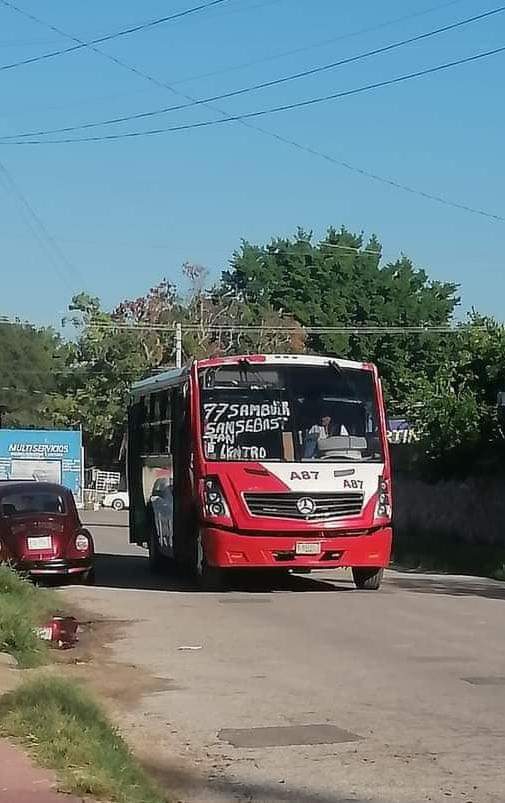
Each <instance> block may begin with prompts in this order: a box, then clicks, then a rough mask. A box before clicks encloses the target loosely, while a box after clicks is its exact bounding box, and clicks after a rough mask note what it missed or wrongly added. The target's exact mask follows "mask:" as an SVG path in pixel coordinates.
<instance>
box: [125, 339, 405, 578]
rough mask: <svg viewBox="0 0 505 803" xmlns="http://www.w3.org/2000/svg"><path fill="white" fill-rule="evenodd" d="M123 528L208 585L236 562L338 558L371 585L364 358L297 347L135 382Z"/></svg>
mask: <svg viewBox="0 0 505 803" xmlns="http://www.w3.org/2000/svg"><path fill="white" fill-rule="evenodd" d="M128 481H129V493H130V540H131V542H132V543H137V544H139V545H147V547H148V549H149V558H150V563H151V566H152V568H153V569H155V570H158V569H160V568H162V567H163V565H164V564H165V563H166V562H167V561H174V562H176V563H178V564H180V565H185V566H187V567H190V568H192V569H193V570H194V571H195V572H196V573H197V574H198V576H199V578H200V579H201V581H202V583H203V584H204V585H206V586H207V587H211V586H214V587H217V586H218V585H219V583H220V582H221V581H222V580H223V579H224V577H225V576H226V573H227V572H229V571H232V570H233V569H239V568H249V569H252V568H262V569H265V568H271V569H284V570H286V569H293V570H309V569H311V570H315V569H329V568H334V567H342V566H345V567H351V568H352V570H353V576H354V581H355V584H356V586H357V587H358V588H363V589H377V588H379V586H380V583H381V579H382V574H383V569H384V567H385V566H387V565H388V563H389V560H390V554H391V539H392V529H391V469H390V458H389V451H388V442H387V435H386V417H385V411H384V402H383V397H382V390H381V383H380V380H379V377H378V374H377V370H376V368H375V366H373V365H371V364H366V363H357V362H351V361H348V360H336V359H335V360H334V359H329V358H327V357H313V356H305V355H281V354H273V355H267V354H262V355H254V356H252V355H247V356H237V357H216V358H211V359H206V360H199V361H194V362H192V363H191V364H190V365H188V366H186V367H184V368H180V369H174V370H170V371H167V372H165V373H162V374H158V375H157V376H153V377H151V378H149V379H146V380H144V381H142V382H138V383H137V384H135V385H134V386H133V388H132V393H131V400H130V407H129V422H128Z"/></svg>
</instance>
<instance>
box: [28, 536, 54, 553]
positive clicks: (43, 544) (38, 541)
mask: <svg viewBox="0 0 505 803" xmlns="http://www.w3.org/2000/svg"><path fill="white" fill-rule="evenodd" d="M51 547H52V542H51V536H50V535H40V536H38V538H29V539H28V549H32V550H37V551H40V550H41V549H51Z"/></svg>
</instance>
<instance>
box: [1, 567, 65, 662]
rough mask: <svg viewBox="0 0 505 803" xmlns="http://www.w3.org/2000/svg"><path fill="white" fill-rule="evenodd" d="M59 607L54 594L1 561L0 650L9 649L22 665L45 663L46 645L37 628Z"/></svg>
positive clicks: (5, 650) (7, 650) (6, 650)
mask: <svg viewBox="0 0 505 803" xmlns="http://www.w3.org/2000/svg"><path fill="white" fill-rule="evenodd" d="M56 608H57V604H56V597H55V596H54V595H53V594H51V593H50V592H49V591H47V590H46V589H41V588H37V587H36V586H34V585H33V584H32V583H31V582H30V581H29V580H28V579H26V578H24V577H22V576H21V575H19V574H17V573H16V572H15V571H13V570H12V569H10V568H9V567H8V566H5V565H3V566H2V565H0V652H8V653H10V654H11V655H13V656H14V657H15V658H16V660H17V662H18V663H19V665H20V666H23V667H29V666H38V665H40V664H41V663H44V661H45V660H46V658H47V645H46V644H44V643H43V642H42V641H41V640H40V639H39V638H38V637H37V635H36V632H35V629H36V628H37V627H39V626H40V625H43V624H44V623H45V621H47V619H48V618H49V617H50V616H51V614H52V613H54V612H55V610H56Z"/></svg>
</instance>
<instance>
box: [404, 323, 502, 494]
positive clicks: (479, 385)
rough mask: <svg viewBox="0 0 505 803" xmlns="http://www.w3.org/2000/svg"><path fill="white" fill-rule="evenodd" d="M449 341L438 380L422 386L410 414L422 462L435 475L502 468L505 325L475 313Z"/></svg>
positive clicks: (452, 474) (450, 474)
mask: <svg viewBox="0 0 505 803" xmlns="http://www.w3.org/2000/svg"><path fill="white" fill-rule="evenodd" d="M452 337H453V339H452V341H451V343H450V344H449V345H448V347H447V350H446V355H445V362H444V363H443V364H442V365H440V366H439V370H438V374H437V377H436V379H435V381H433V382H431V383H428V382H425V383H424V387H422V386H420V387H419V388H418V393H417V397H416V396H415V395H414V396H413V398H412V401H411V408H410V412H409V416H410V418H411V420H412V421H413V424H414V426H415V428H416V430H417V431H418V433H419V436H420V447H421V453H422V456H423V457H422V460H421V468H422V470H423V471H424V473H425V474H426V475H427V476H428V477H430V478H432V479H437V478H439V477H453V476H466V475H469V474H475V473H477V474H478V473H481V472H482V471H486V470H493V471H496V470H497V469H498V470H501V466H502V465H503V457H504V452H505V440H504V424H505V420H504V415H503V409H500V408H499V407H498V404H497V402H498V398H499V394H501V393H503V392H504V391H505V328H504V327H503V326H502V325H501V324H498V323H497V322H496V321H494V320H493V319H492V318H486V317H482V316H478V315H476V314H472V315H471V316H470V317H469V319H468V321H467V322H466V323H465V324H463V325H461V326H460V327H459V331H458V334H457V335H453V336H452Z"/></svg>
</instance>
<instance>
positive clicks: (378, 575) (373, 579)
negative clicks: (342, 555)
mask: <svg viewBox="0 0 505 803" xmlns="http://www.w3.org/2000/svg"><path fill="white" fill-rule="evenodd" d="M352 576H353V579H354V584H355V586H356V588H359V589H360V590H362V591H378V590H379V588H380V587H381V583H382V578H383V576H384V569H353V570H352Z"/></svg>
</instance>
